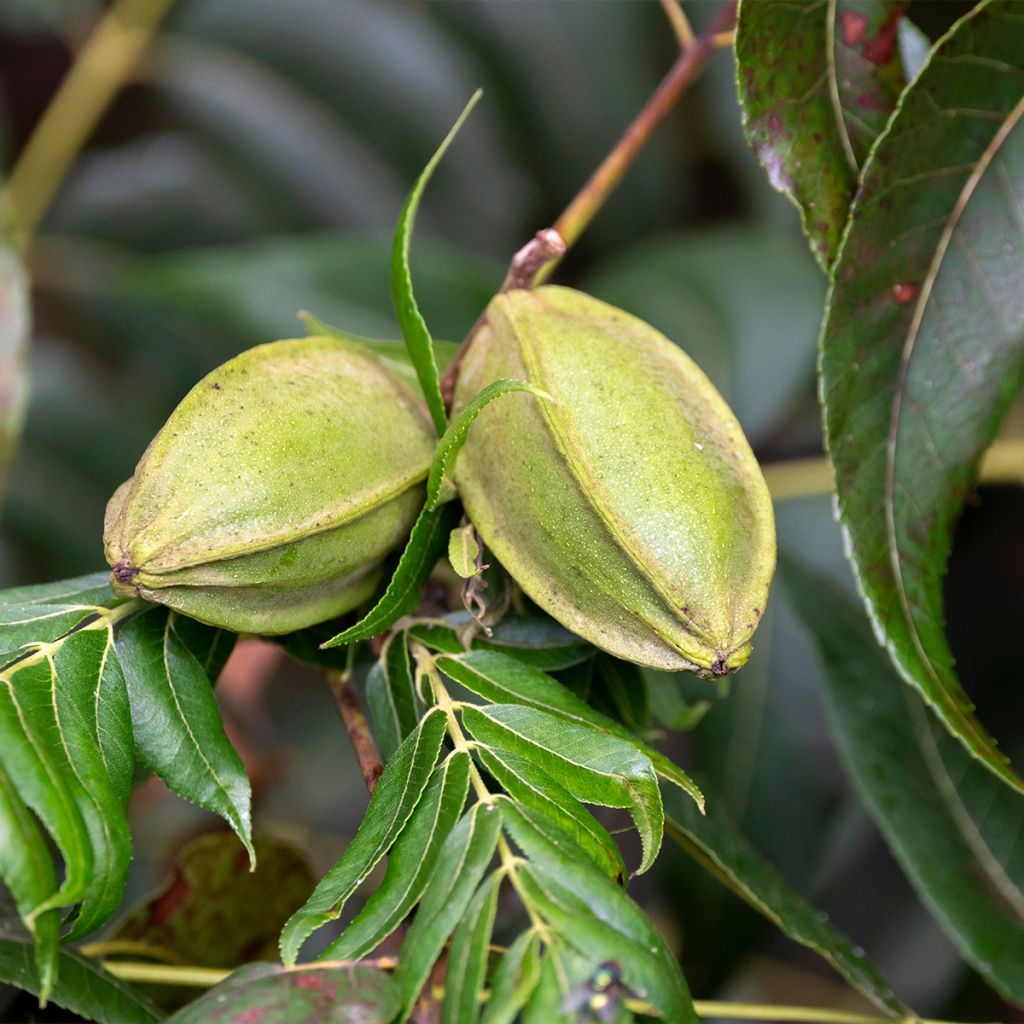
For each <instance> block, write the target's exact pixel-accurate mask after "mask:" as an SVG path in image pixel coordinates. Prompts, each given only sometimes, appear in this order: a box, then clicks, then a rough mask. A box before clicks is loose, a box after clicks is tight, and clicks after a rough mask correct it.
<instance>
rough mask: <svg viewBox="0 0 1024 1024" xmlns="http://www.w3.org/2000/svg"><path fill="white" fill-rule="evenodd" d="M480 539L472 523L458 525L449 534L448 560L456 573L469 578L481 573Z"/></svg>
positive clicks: (463, 577) (462, 577) (466, 578)
mask: <svg viewBox="0 0 1024 1024" xmlns="http://www.w3.org/2000/svg"><path fill="white" fill-rule="evenodd" d="M479 560H480V540H479V538H478V537H477V535H476V529H475V527H474V526H473V524H472V523H466V524H465V526H457V527H456V528H455V529H454V530H452V532H451V533H450V534H449V535H448V561H449V562H450V563H451V567H452V568H453V569H454V570H455V575H456V576H459V577H460V578H461V579H464V580H468V579H472V578H473V577H474V576H479V575H480V566H479V564H478V562H479Z"/></svg>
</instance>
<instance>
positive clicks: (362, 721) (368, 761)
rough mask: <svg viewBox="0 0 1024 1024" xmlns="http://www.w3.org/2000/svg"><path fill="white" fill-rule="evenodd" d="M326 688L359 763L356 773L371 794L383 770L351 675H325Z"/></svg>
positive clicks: (338, 673) (337, 673) (331, 673)
mask: <svg viewBox="0 0 1024 1024" xmlns="http://www.w3.org/2000/svg"><path fill="white" fill-rule="evenodd" d="M327 685H328V686H329V687H330V689H331V695H332V696H333V697H334V703H335V706H336V707H337V709H338V714H339V715H340V716H341V720H342V722H343V723H344V725H345V731H346V732H347V733H348V738H349V740H350V741H351V743H352V749H353V750H354V751H355V754H356V760H357V761H358V762H359V770H360V771H361V772H362V773H363V781H364V782H365V783H366V788H367V789H368V790H369V791H370V792H371V793H372V792H373V791H374V789H375V788H376V786H377V780H378V779H379V778H380V776H381V773H382V772H383V771H384V766H383V765H382V764H381V761H380V754H379V753H378V752H377V744H376V743H375V742H374V739H373V733H372V732H370V725H369V723H368V722H367V721H366V715H364V714H363V709H362V708H361V707H360V706H359V702H358V701H357V700H356V695H355V692H354V691H353V689H352V679H351V676H350V675H349V673H347V672H328V673H327Z"/></svg>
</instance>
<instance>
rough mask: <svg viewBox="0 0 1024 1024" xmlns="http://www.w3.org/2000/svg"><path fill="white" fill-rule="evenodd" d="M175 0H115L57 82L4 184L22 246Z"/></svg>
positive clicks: (9, 209)
mask: <svg viewBox="0 0 1024 1024" xmlns="http://www.w3.org/2000/svg"><path fill="white" fill-rule="evenodd" d="M172 3H173V0H114V3H113V4H112V5H111V6H110V8H109V9H108V10H107V12H106V13H105V14H104V15H103V17H102V18H100V20H99V22H98V23H97V25H96V28H95V30H94V31H93V33H92V35H91V36H90V37H89V40H88V41H87V42H86V44H85V46H84V47H83V48H82V51H81V53H80V54H79V55H78V58H77V59H76V61H75V63H74V65H73V66H72V68H71V70H70V71H69V72H68V74H67V77H66V78H65V79H64V81H63V82H61V84H60V87H59V88H58V89H57V92H56V94H55V95H54V97H53V99H52V100H51V101H50V105H49V106H48V107H47V108H46V111H45V112H44V114H43V116H42V118H41V119H40V121H39V123H38V124H37V125H36V127H35V130H34V131H33V132H32V136H31V138H30V139H29V141H28V144H27V145H26V146H25V149H24V150H23V151H22V153H21V155H20V157H19V158H18V161H17V163H16V164H15V165H14V169H13V170H12V171H11V175H10V180H9V182H8V186H7V193H6V201H7V207H8V209H7V211H5V212H6V214H7V216H8V217H9V218H10V219H11V225H12V227H13V229H14V237H15V241H16V243H17V245H18V246H19V248H22V249H23V248H24V247H25V246H26V245H27V244H28V241H29V239H30V238H31V237H32V233H33V231H34V230H35V227H36V225H37V224H38V223H39V221H40V219H41V218H42V216H43V214H44V213H45V212H46V210H47V208H48V207H49V205H50V202H51V201H52V199H53V197H54V194H55V193H56V191H57V189H58V188H59V187H60V183H61V182H62V181H63V180H64V176H65V174H67V171H68V168H69V167H70V166H71V163H72V161H73V160H74V159H75V156H76V155H77V154H78V152H79V150H80V149H81V148H82V146H83V145H84V144H85V141H86V139H88V137H89V136H90V135H91V134H92V132H93V130H94V129H95V127H96V125H97V123H98V122H99V120H100V118H101V117H102V116H103V114H104V112H105V111H106V109H107V107H108V106H109V105H110V102H111V100H112V99H113V98H114V96H115V95H116V94H117V92H118V90H119V89H120V88H121V86H122V85H123V84H124V82H125V81H126V79H127V78H128V76H129V74H130V73H131V71H132V68H133V67H134V66H135V64H136V62H137V61H138V59H139V57H140V56H141V54H142V52H143V50H144V49H145V48H146V45H147V44H148V43H149V40H150V38H151V37H152V35H153V31H154V30H155V29H156V27H157V25H158V24H159V23H160V20H161V19H162V18H163V17H164V15H165V14H166V13H167V11H168V9H169V8H170V6H171V4H172Z"/></svg>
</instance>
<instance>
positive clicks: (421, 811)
mask: <svg viewBox="0 0 1024 1024" xmlns="http://www.w3.org/2000/svg"><path fill="white" fill-rule="evenodd" d="M468 789H469V755H468V754H467V753H466V752H465V751H455V752H454V753H453V754H450V755H449V756H448V757H447V758H445V760H444V761H443V762H442V763H441V764H440V765H439V766H438V767H437V768H435V769H434V774H433V776H432V778H431V780H430V783H429V785H428V786H427V788H426V789H425V790H424V792H423V796H422V797H421V798H420V802H419V803H418V804H417V805H416V810H415V811H414V812H413V814H412V817H410V818H409V823H408V824H407V825H406V827H405V829H404V830H403V831H402V834H401V835H400V836H399V837H398V840H397V841H396V843H395V845H394V847H393V848H392V850H391V853H390V854H389V855H388V868H387V873H386V874H385V875H384V881H382V882H381V884H380V888H379V889H377V891H376V892H375V893H374V894H373V895H372V896H371V897H370V898H369V900H367V902H366V906H365V907H363V909H362V910H361V911H360V912H359V914H358V915H357V916H356V918H355V920H353V922H352V923H351V924H350V925H349V926H348V927H347V928H346V929H345V931H344V932H343V933H342V934H341V937H340V938H338V939H336V940H335V941H334V942H333V943H332V944H331V945H330V946H329V947H328V949H327V951H326V952H325V953H324V956H325V957H326V958H328V959H331V960H358V959H359V958H360V957H363V956H366V954H367V953H369V952H370V951H371V950H373V949H374V948H376V946H377V945H378V943H380V942H381V941H382V940H383V939H385V938H387V936H388V935H390V934H391V933H392V932H393V931H394V930H395V928H397V927H398V926H399V925H400V924H401V923H402V920H403V919H404V918H405V917H406V915H407V914H408V913H409V912H410V911H411V910H412V908H413V907H414V906H415V905H416V903H417V902H418V901H419V899H420V897H421V896H422V895H423V892H424V890H425V889H426V886H427V881H428V879H429V878H430V875H431V873H432V872H433V870H434V866H435V865H436V864H437V861H438V857H439V855H440V853H441V847H442V846H443V845H444V842H445V840H446V839H447V838H448V834H449V833H450V832H451V830H452V828H453V827H454V825H455V822H456V821H458V819H459V817H460V815H461V814H462V807H463V805H464V804H465V802H466V793H467V791H468Z"/></svg>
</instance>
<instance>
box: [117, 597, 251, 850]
mask: <svg viewBox="0 0 1024 1024" xmlns="http://www.w3.org/2000/svg"><path fill="white" fill-rule="evenodd" d="M177 620H178V617H177V616H171V615H168V614H167V612H166V611H165V610H164V609H161V608H154V609H150V610H148V611H146V612H144V613H143V614H142V615H139V616H137V617H135V618H133V619H130V620H129V621H128V622H126V623H125V624H124V625H123V626H122V627H121V628H120V629H118V631H117V634H116V637H115V646H116V649H117V657H118V660H119V661H120V663H121V668H122V669H123V671H124V678H125V682H126V683H127V686H128V698H129V702H130V704H131V711H132V728H133V731H134V734H135V746H136V750H137V752H138V756H139V758H140V759H141V760H142V762H143V763H144V764H145V765H146V766H147V767H149V768H151V769H152V770H153V771H154V772H156V774H157V775H159V776H160V778H161V779H163V780H164V782H165V783H167V785H168V786H169V787H170V788H171V789H172V790H173V791H174V792H175V793H177V794H178V795H179V796H181V797H184V799H186V800H189V801H190V802H192V803H194V804H197V805H198V806H199V807H204V808H205V809H206V810H208V811H213V812H214V813H215V814H219V815H220V816H221V817H222V818H224V819H225V820H226V821H227V822H228V824H229V825H230V826H231V827H232V828H233V829H234V830H235V833H236V834H237V835H238V838H239V839H241V841H242V844H243V845H244V846H245V848H246V850H247V851H248V853H249V858H250V861H252V859H253V857H254V856H255V854H254V851H253V848H252V839H251V834H250V833H251V822H250V813H249V799H250V791H249V779H248V777H247V776H246V774H245V768H244V766H243V765H242V762H241V760H240V759H239V757H238V754H236V753H235V750H234V748H233V747H232V746H231V743H230V741H229V740H228V738H227V736H226V735H225V733H224V724H223V722H222V721H221V717H220V712H219V711H218V709H217V702H216V701H215V700H214V696H213V687H212V686H211V684H210V681H209V679H207V677H206V675H205V673H204V672H203V667H202V665H201V664H200V663H199V661H198V660H197V659H196V657H195V655H194V654H192V652H191V651H190V650H189V649H188V647H186V646H185V644H184V642H183V641H182V640H181V638H180V637H179V636H178V633H177V630H176V628H175V623H176V621H177Z"/></svg>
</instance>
